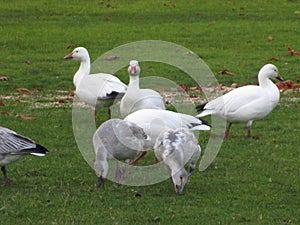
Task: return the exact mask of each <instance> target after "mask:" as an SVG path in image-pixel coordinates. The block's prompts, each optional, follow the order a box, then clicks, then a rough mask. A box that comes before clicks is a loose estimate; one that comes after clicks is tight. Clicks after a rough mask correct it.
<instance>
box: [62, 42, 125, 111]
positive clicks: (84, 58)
mask: <svg viewBox="0 0 300 225" xmlns="http://www.w3.org/2000/svg"><path fill="white" fill-rule="evenodd" d="M64 58H65V59H73V60H77V61H80V67H79V69H78V71H77V72H76V73H75V75H74V78H73V83H74V85H75V87H76V90H75V93H76V95H77V96H78V97H79V99H80V100H81V101H83V102H85V103H87V104H89V105H91V106H96V105H104V106H110V105H111V104H112V103H113V101H114V100H115V99H116V98H117V99H121V97H122V96H123V95H124V93H125V92H126V88H127V85H126V84H124V83H123V82H121V81H120V80H119V79H118V78H117V77H115V76H113V75H111V74H107V73H97V74H90V69H91V64H90V56H89V53H88V51H87V50H86V49H85V48H83V47H78V48H75V49H74V50H73V51H72V52H71V53H70V54H68V55H66V56H65V57H64ZM109 116H110V115H109Z"/></svg>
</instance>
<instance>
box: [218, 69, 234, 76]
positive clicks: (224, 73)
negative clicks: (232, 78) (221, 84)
mask: <svg viewBox="0 0 300 225" xmlns="http://www.w3.org/2000/svg"><path fill="white" fill-rule="evenodd" d="M218 74H220V75H235V74H234V73H232V72H229V71H227V70H222V71H220V72H218Z"/></svg>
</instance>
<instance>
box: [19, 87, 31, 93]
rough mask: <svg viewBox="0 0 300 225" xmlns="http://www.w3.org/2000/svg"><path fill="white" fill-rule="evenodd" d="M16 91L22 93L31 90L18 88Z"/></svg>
mask: <svg viewBox="0 0 300 225" xmlns="http://www.w3.org/2000/svg"><path fill="white" fill-rule="evenodd" d="M16 91H17V92H23V93H31V91H29V90H28V89H27V88H18V89H17V90H16Z"/></svg>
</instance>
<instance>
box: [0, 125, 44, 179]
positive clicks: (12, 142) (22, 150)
mask: <svg viewBox="0 0 300 225" xmlns="http://www.w3.org/2000/svg"><path fill="white" fill-rule="evenodd" d="M47 152H48V150H47V149H46V148H45V147H43V146H41V145H39V144H36V143H35V142H34V141H32V140H30V139H29V138H27V137H24V136H22V135H20V134H17V133H16V132H14V131H12V130H10V129H8V128H4V127H0V166H1V170H2V173H3V176H4V181H5V184H6V185H7V184H8V183H9V180H8V177H7V173H6V168H5V166H6V165H7V164H9V163H11V162H14V161H16V160H18V159H19V158H20V157H21V156H24V155H29V154H31V155H36V156H45V155H46V153H47Z"/></svg>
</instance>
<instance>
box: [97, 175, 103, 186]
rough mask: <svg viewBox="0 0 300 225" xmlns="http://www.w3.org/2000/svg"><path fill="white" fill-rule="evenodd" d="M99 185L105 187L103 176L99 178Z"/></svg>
mask: <svg viewBox="0 0 300 225" xmlns="http://www.w3.org/2000/svg"><path fill="white" fill-rule="evenodd" d="M98 186H99V187H104V178H103V177H102V176H100V177H99V179H98Z"/></svg>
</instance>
